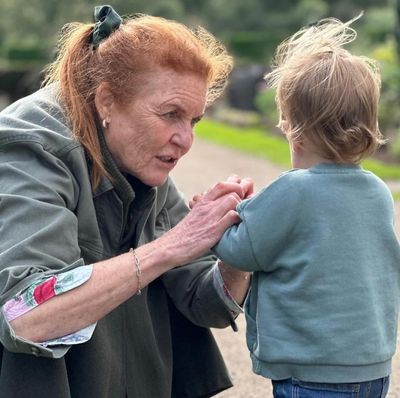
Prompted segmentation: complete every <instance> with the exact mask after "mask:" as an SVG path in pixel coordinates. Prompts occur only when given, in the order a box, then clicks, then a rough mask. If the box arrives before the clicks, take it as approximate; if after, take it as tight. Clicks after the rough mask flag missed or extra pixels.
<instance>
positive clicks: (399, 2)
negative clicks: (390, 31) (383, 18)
mask: <svg viewBox="0 0 400 398" xmlns="http://www.w3.org/2000/svg"><path fill="white" fill-rule="evenodd" d="M395 14H396V26H395V31H394V35H395V38H396V43H397V47H396V48H397V55H398V57H399V59H400V0H396V3H395Z"/></svg>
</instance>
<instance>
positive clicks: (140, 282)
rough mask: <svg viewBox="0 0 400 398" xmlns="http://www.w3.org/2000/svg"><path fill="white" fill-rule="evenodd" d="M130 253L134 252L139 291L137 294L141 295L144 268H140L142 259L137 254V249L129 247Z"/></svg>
mask: <svg viewBox="0 0 400 398" xmlns="http://www.w3.org/2000/svg"><path fill="white" fill-rule="evenodd" d="M129 253H132V254H133V259H134V260H135V267H136V277H137V292H136V295H137V296H140V295H141V294H142V269H141V268H140V260H139V257H138V256H137V254H136V252H135V250H133V249H132V248H130V249H129Z"/></svg>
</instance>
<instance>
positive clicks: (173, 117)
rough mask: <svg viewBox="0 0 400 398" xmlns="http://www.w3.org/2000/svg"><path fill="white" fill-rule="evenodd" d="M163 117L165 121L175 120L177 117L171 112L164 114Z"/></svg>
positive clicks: (175, 112) (174, 112) (176, 114)
mask: <svg viewBox="0 0 400 398" xmlns="http://www.w3.org/2000/svg"><path fill="white" fill-rule="evenodd" d="M164 117H166V118H167V119H176V118H177V117H178V112H177V111H171V112H167V113H164Z"/></svg>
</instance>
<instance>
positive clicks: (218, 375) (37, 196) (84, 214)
mask: <svg viewBox="0 0 400 398" xmlns="http://www.w3.org/2000/svg"><path fill="white" fill-rule="evenodd" d="M52 90H54V88H47V89H42V90H39V91H38V92H37V93H35V94H33V95H32V96H30V97H27V98H24V99H22V100H20V101H18V102H16V103H14V104H13V105H11V106H9V107H8V108H7V109H5V110H4V111H3V112H2V113H1V114H0V214H1V217H0V306H3V305H4V303H5V302H6V301H7V300H9V299H10V298H12V297H14V296H15V295H16V294H18V293H19V292H21V291H23V290H24V289H25V288H26V287H27V286H29V285H31V284H32V282H34V281H35V279H37V278H38V276H40V275H43V274H49V275H54V274H57V273H61V272H65V271H67V270H69V269H73V268H75V267H79V266H82V265H85V264H93V263H95V262H98V261H100V260H103V259H106V258H110V257H112V256H115V255H117V254H119V253H122V252H124V251H127V250H128V248H129V247H136V246H139V245H142V244H145V243H146V242H149V241H151V240H153V239H155V238H157V237H158V236H160V235H161V234H162V233H163V232H165V231H167V230H168V229H170V228H171V227H173V226H174V225H175V224H177V223H178V222H179V220H181V219H182V217H184V215H185V214H186V213H187V211H188V209H187V207H186V205H185V203H184V201H183V199H182V197H181V195H180V194H179V192H178V191H177V189H176V187H175V186H174V184H173V182H172V181H171V180H170V179H169V180H168V181H167V182H166V183H165V184H164V185H163V186H161V187H158V188H150V189H148V190H144V191H143V192H142V191H141V192H140V193H138V192H135V190H134V189H133V188H132V185H131V184H130V183H129V182H128V180H127V179H125V178H124V177H123V176H122V175H121V174H120V173H119V171H118V170H117V168H116V166H115V164H114V162H113V160H112V159H111V156H110V155H109V153H108V151H107V149H106V148H105V146H104V143H103V150H104V156H105V158H106V164H107V167H108V171H109V172H110V173H111V175H112V176H113V183H111V182H110V180H108V179H106V178H103V179H102V181H101V184H100V186H99V187H98V189H97V190H96V191H95V192H92V189H91V183H90V179H89V173H90V171H89V167H88V162H87V159H86V157H85V153H84V150H83V148H82V146H81V145H80V143H79V142H78V141H76V140H74V139H73V138H72V137H71V131H70V129H69V127H68V125H67V123H66V122H65V120H64V118H63V115H62V112H61V110H60V107H59V106H58V105H57V103H56V101H55V100H54V98H53V93H52ZM100 137H102V136H100ZM132 226H133V227H132ZM214 260H215V259H214V258H213V257H211V256H208V257H204V258H202V259H199V260H198V261H197V262H195V263H193V264H190V265H187V266H185V267H181V268H176V269H174V270H171V271H169V272H167V273H165V274H164V275H163V276H161V277H160V278H158V279H157V280H155V281H154V282H152V283H151V284H150V285H149V286H148V287H147V288H145V289H143V293H142V295H140V296H134V297H132V298H131V299H129V300H127V301H126V302H125V303H123V304H122V305H120V306H119V307H117V308H116V309H115V310H114V311H112V312H111V313H110V314H108V315H107V316H106V317H105V318H103V319H101V320H100V321H99V322H98V324H97V326H96V329H95V331H94V334H93V336H92V338H91V339H90V340H89V341H88V342H86V343H84V344H78V345H75V346H72V347H65V346H56V347H51V348H46V347H43V346H42V345H40V344H34V343H32V342H30V341H26V340H23V339H21V338H18V336H15V334H14V332H13V330H12V329H11V328H10V326H9V324H8V322H7V320H6V319H5V317H4V315H3V311H0V341H1V343H2V345H1V346H0V369H1V371H0V398H3V397H4V398H5V397H7V398H10V397H13V398H19V397H21V398H22V397H24V398H27V397H28V398H30V397H32V398H36V397H42V396H43V395H44V394H46V395H47V396H48V397H52V398H53V397H54V398H69V397H72V398H83V397H85V398H103V397H104V398H126V397H135V398H136V397H137V398H139V397H143V398H147V397H148V398H167V397H193V398H194V397H208V396H211V395H213V394H215V393H217V392H219V391H221V390H223V389H226V388H228V387H230V386H231V381H230V379H229V376H228V374H227V371H226V368H225V365H224V363H223V361H222V358H221V356H220V353H219V350H218V348H217V346H216V344H215V342H214V339H213V337H212V335H211V332H210V330H209V329H208V328H209V327H225V326H227V325H230V324H233V322H234V320H233V318H232V315H231V313H230V311H229V310H228V309H227V307H226V306H225V305H224V304H223V301H222V300H221V298H220V296H219V295H218V293H217V291H216V289H215V287H214V284H213V281H212V272H211V267H212V265H213V263H214ZM99 294H101V292H99Z"/></svg>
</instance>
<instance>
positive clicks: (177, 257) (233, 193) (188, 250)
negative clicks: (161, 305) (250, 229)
mask: <svg viewBox="0 0 400 398" xmlns="http://www.w3.org/2000/svg"><path fill="white" fill-rule="evenodd" d="M251 186H252V184H250V183H248V182H246V183H242V184H241V183H240V182H237V181H234V180H233V178H232V179H231V180H227V181H225V182H219V183H217V184H215V185H214V186H213V187H212V188H210V189H209V190H208V191H207V192H205V193H204V194H202V195H198V196H197V198H196V200H195V203H194V204H193V206H192V210H191V212H190V213H189V214H188V215H187V216H186V217H185V218H184V219H183V220H182V221H180V222H179V223H178V224H177V225H176V226H175V227H174V228H172V229H171V230H170V231H168V232H167V233H165V234H164V235H162V236H161V237H160V238H159V239H157V242H158V244H159V245H160V246H161V247H162V250H163V252H164V253H166V257H165V261H166V262H167V263H168V262H170V261H171V265H172V263H173V264H174V266H177V265H184V264H187V263H188V262H190V261H192V260H194V259H196V258H198V257H200V256H201V255H203V254H204V253H205V252H207V251H208V250H209V249H210V248H211V247H212V246H214V245H215V244H216V243H217V242H218V240H219V239H220V238H221V236H222V234H223V233H224V231H225V230H226V229H227V228H229V227H230V226H231V225H233V224H235V223H238V222H239V221H240V218H239V216H238V214H237V213H236V210H235V209H236V206H237V204H238V203H239V202H240V201H241V200H242V199H243V198H244V196H245V194H247V193H248V192H249V191H250V190H251Z"/></svg>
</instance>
